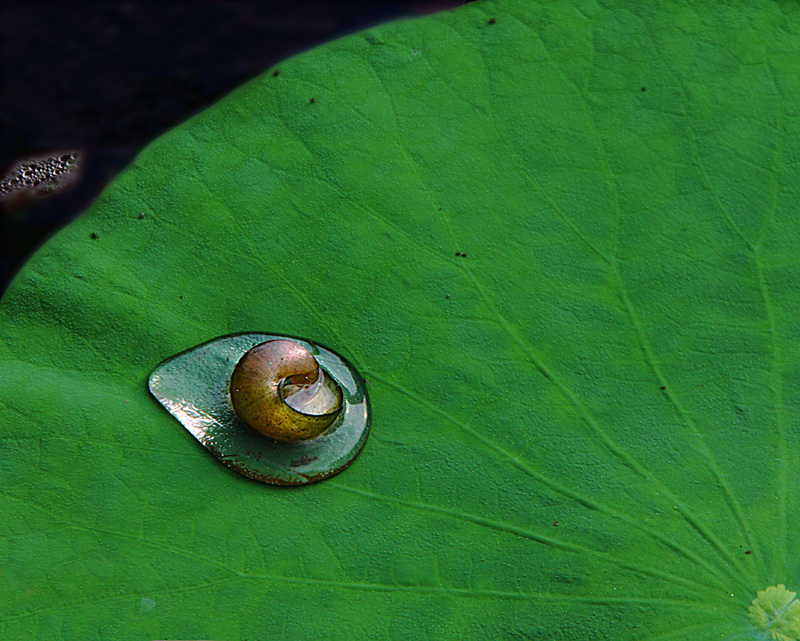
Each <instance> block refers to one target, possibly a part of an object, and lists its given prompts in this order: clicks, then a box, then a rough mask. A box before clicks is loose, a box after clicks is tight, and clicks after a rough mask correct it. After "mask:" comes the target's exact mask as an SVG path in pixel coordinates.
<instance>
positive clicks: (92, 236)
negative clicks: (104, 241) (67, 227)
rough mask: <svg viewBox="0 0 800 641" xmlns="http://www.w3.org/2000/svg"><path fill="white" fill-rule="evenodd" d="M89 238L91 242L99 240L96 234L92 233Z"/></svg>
mask: <svg viewBox="0 0 800 641" xmlns="http://www.w3.org/2000/svg"><path fill="white" fill-rule="evenodd" d="M89 238H91V239H92V240H97V239H98V238H100V236H98V235H97V234H95V233H94V232H92V233H91V234H90V235H89Z"/></svg>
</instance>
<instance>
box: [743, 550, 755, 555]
mask: <svg viewBox="0 0 800 641" xmlns="http://www.w3.org/2000/svg"><path fill="white" fill-rule="evenodd" d="M744 553H745V554H752V553H753V551H752V550H745V551H744Z"/></svg>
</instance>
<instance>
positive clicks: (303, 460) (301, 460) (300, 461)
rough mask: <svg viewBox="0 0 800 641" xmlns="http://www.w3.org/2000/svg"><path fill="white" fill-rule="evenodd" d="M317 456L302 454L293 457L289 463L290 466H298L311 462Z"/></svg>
mask: <svg viewBox="0 0 800 641" xmlns="http://www.w3.org/2000/svg"><path fill="white" fill-rule="evenodd" d="M317 458H318V457H316V456H309V455H308V454H304V455H303V456H301V457H300V458H297V459H295V460H294V461H292V462H291V463H289V465H291V466H292V467H300V466H301V465H308V464H309V463H313V462H314V461H316V460H317Z"/></svg>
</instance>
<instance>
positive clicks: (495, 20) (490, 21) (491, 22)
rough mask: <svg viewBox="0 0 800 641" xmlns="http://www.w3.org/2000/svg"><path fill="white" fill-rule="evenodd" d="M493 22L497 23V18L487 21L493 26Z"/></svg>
mask: <svg viewBox="0 0 800 641" xmlns="http://www.w3.org/2000/svg"><path fill="white" fill-rule="evenodd" d="M495 22H497V18H490V19H489V24H494V23H495Z"/></svg>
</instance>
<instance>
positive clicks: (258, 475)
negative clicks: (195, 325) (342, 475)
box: [149, 333, 370, 485]
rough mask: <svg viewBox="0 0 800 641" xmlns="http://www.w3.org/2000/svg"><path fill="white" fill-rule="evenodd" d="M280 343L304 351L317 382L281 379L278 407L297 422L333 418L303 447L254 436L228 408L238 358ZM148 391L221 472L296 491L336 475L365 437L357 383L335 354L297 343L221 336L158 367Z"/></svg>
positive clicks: (362, 396) (364, 409)
mask: <svg viewBox="0 0 800 641" xmlns="http://www.w3.org/2000/svg"><path fill="white" fill-rule="evenodd" d="M284 340H286V341H293V342H295V343H297V344H299V345H300V346H302V348H304V349H306V350H308V351H309V352H310V353H311V354H312V355H313V358H314V359H315V360H316V362H317V363H318V365H319V372H320V375H319V376H318V377H315V378H307V377H304V376H300V377H286V378H284V379H282V380H281V381H280V382H279V383H278V386H277V387H278V390H279V393H280V397H281V399H282V401H283V402H284V403H285V404H286V405H287V406H289V407H290V408H292V410H291V411H295V410H296V411H298V412H302V413H303V414H304V415H309V416H319V415H325V414H333V416H334V418H333V422H332V423H330V424H329V426H327V427H326V428H325V429H324V431H323V432H322V433H321V434H320V435H319V436H316V437H312V438H307V439H306V440H288V441H278V440H273V439H272V438H268V437H266V436H264V435H263V434H261V433H258V432H256V431H255V430H254V429H251V427H249V426H248V425H247V424H246V423H245V422H244V421H243V420H242V419H241V418H240V417H239V416H238V415H237V413H236V411H235V410H234V407H233V403H232V401H231V392H230V390H231V377H232V375H233V372H234V369H235V368H236V365H237V363H239V361H240V360H241V359H242V357H243V356H244V355H245V354H246V353H248V352H249V351H250V350H251V349H252V348H253V347H255V346H257V345H260V344H262V343H267V342H269V341H284ZM149 386H150V391H151V393H152V394H153V396H155V397H156V399H158V401H159V402H160V403H161V404H162V405H163V406H164V407H165V408H166V409H167V410H168V411H169V412H170V413H171V414H172V415H173V416H174V417H175V418H176V419H178V421H180V423H181V424H182V425H183V426H184V427H185V428H186V429H187V430H188V431H189V432H190V433H191V434H192V435H193V436H194V437H195V438H196V439H197V440H198V441H199V442H200V443H201V444H202V445H203V446H204V447H205V448H206V449H207V450H208V451H209V452H211V454H213V455H214V456H215V457H216V458H217V459H218V460H219V461H220V462H222V463H223V464H224V465H225V466H227V467H229V468H231V469H233V470H235V471H236V472H238V473H239V474H242V475H244V476H247V477H249V478H251V479H255V480H258V481H262V482H264V483H270V484H273V485H303V484H305V483H311V482H314V481H319V480H322V479H324V478H327V477H329V476H332V475H334V474H337V473H338V472H341V471H342V470H343V469H345V468H346V467H347V466H348V465H349V464H350V463H351V462H352V461H353V460H354V459H355V457H356V456H357V455H358V453H359V452H360V451H361V448H362V447H363V446H364V443H365V442H366V440H367V436H368V434H369V425H370V412H369V399H368V396H367V390H366V385H365V382H364V380H363V379H362V378H361V376H360V375H359V374H358V372H357V371H356V370H355V368H354V367H353V366H352V365H351V364H350V363H348V362H347V361H346V360H345V359H344V358H342V357H341V356H339V355H338V354H336V353H334V352H332V351H331V350H329V349H326V348H325V347H322V346H321V345H317V344H314V343H311V342H309V341H305V340H302V339H298V338H290V337H285V336H277V335H273V334H256V333H248V334H235V335H231V336H222V337H220V338H216V339H214V340H212V341H209V342H207V343H203V344H202V345H198V346H197V347H193V348H191V349H189V350H187V351H185V352H182V353H180V354H177V355H176V356H173V357H171V358H169V359H167V360H166V361H164V362H163V363H161V364H160V365H159V366H158V367H157V368H156V369H155V370H154V371H153V373H152V374H151V375H150V380H149ZM338 395H340V396H341V400H339V396H338ZM337 403H339V407H340V409H339V408H337V407H336V404H337Z"/></svg>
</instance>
